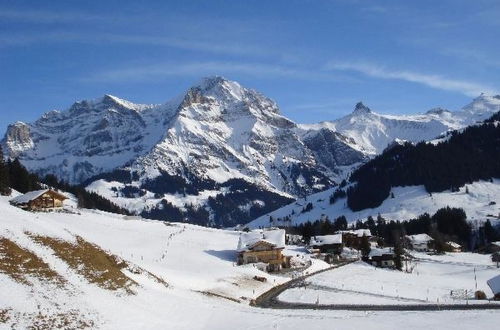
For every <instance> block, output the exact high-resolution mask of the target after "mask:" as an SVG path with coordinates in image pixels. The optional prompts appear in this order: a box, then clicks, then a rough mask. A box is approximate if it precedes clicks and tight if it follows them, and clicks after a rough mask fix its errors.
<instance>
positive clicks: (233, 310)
mask: <svg viewBox="0 0 500 330" xmlns="http://www.w3.org/2000/svg"><path fill="white" fill-rule="evenodd" d="M79 212H80V214H68V213H30V212H25V211H22V210H20V209H18V208H15V207H13V206H10V205H9V204H8V198H7V197H0V240H4V241H5V240H6V239H8V240H9V241H10V242H13V244H14V245H15V246H17V247H18V248H19V249H21V250H22V251H24V252H23V253H24V255H32V257H31V260H25V263H23V264H20V265H10V266H11V267H13V268H14V269H17V270H21V271H23V273H22V274H21V279H22V280H19V278H17V279H16V277H15V276H14V275H15V272H14V271H12V269H11V270H10V271H9V270H8V271H0V329H11V328H14V329H25V328H28V327H34V328H41V329H43V328H48V329H50V328H56V327H57V326H63V325H64V324H66V328H75V327H78V326H82V327H83V326H85V325H87V326H90V327H92V328H102V329H303V328H308V329H324V328H326V327H331V326H332V325H335V327H336V328H338V329H357V328H361V327H363V328H370V329H390V328H400V327H403V326H404V327H405V328H406V329H418V328H424V327H433V328H434V327H439V328H441V329H452V328H454V329H456V327H457V326H460V327H464V328H470V329H472V328H477V327H481V328H484V329H487V328H490V329H492V328H494V327H495V326H496V325H497V324H498V321H499V317H498V313H497V314H495V313H494V312H491V311H467V312H463V311H461V312H441V313H434V312H406V313H400V312H398V313H392V312H376V313H365V312H349V311H314V310H307V311H302V310H270V309H259V308H254V307H251V306H249V300H250V299H252V298H254V297H256V296H258V295H259V294H261V293H262V292H264V291H266V290H267V289H269V288H270V287H272V286H273V285H275V284H278V283H282V282H284V281H286V280H287V279H288V278H287V277H285V276H272V275H269V274H267V273H263V272H261V271H259V270H258V269H256V268H254V267H253V266H252V265H247V266H235V265H234V257H235V249H236V246H237V242H238V235H239V234H238V233H237V232H234V231H225V230H216V229H208V228H203V227H197V226H193V225H184V224H172V225H170V226H167V225H165V224H164V223H162V222H156V221H142V220H124V218H123V217H122V216H118V215H113V214H109V213H102V212H95V211H89V210H79ZM35 237H45V238H47V237H54V238H58V239H59V241H57V242H66V243H67V242H70V243H72V244H76V242H78V240H84V241H85V242H88V243H92V244H94V245H95V246H97V247H98V248H99V249H101V250H100V251H105V252H102V253H101V254H104V253H106V254H107V255H108V257H109V258H111V257H110V256H113V255H114V256H117V257H119V259H118V260H123V261H125V262H126V263H127V264H128V268H126V269H123V270H122V274H121V275H122V276H127V277H128V278H129V279H130V280H131V281H132V282H131V283H133V285H131V288H132V291H133V293H129V292H127V291H126V290H122V289H120V288H118V289H117V290H110V289H106V288H103V287H102V285H104V286H106V285H107V283H101V286H100V285H98V283H94V282H91V281H90V279H91V277H89V274H84V273H81V272H80V271H81V270H82V268H84V265H86V264H88V263H89V262H92V259H91V260H89V259H85V258H86V256H85V255H83V254H82V255H81V256H79V257H81V258H83V259H82V265H81V267H80V266H78V267H77V268H74V267H71V265H70V263H68V262H66V261H65V260H63V259H64V258H61V257H60V256H58V255H57V253H55V250H53V249H52V248H51V247H48V246H46V245H44V244H42V243H41V242H43V240H42V241H40V240H39V241H36V240H35ZM77 237H79V238H77ZM75 251H76V250H75ZM75 251H67V254H68V255H69V254H71V253H73V252H75ZM76 252H78V251H76ZM76 252H75V253H76ZM30 253H31V254H30ZM287 253H289V254H292V255H297V254H298V255H299V256H300V257H301V258H302V257H303V258H307V257H306V256H303V252H302V250H301V249H300V248H296V247H290V248H288V250H287ZM0 254H1V257H0V269H5V263H6V261H7V259H6V257H5V255H4V252H1V253H0ZM98 257H103V255H99V256H98ZM108 257H106V258H104V259H105V261H106V259H107V258H108ZM109 258H108V259H109ZM34 259H40V260H39V262H38V266H40V265H43V264H45V265H46V267H47V268H50V270H51V272H48V271H45V273H44V274H45V275H44V276H45V277H44V276H42V275H41V273H36V272H34V273H30V272H29V271H28V270H29V269H33V268H36V267H35V266H33V262H32V261H33V260H34ZM113 260H115V259H113ZM122 264H123V263H122V262H119V263H118V265H122ZM325 266H326V265H325V264H322V263H321V262H315V263H313V266H312V267H313V268H314V269H321V268H324V267H325ZM16 267H17V268H16ZM309 271H312V269H309ZM47 274H52V275H51V277H47V276H48V275H47ZM54 274H56V275H57V276H56V275H54ZM332 274H333V273H332ZM90 275H92V274H90ZM94 275H95V274H94ZM97 275H105V274H97ZM255 275H259V276H265V277H266V278H267V279H268V281H267V282H266V283H261V282H259V281H255V280H253V276H255ZM354 275H355V274H351V276H354ZM447 276H448V277H450V276H455V275H447ZM56 277H57V278H62V280H61V281H62V284H61V282H54V281H53V280H52V278H56ZM47 278H49V279H47ZM161 280H164V281H166V283H167V284H168V286H165V285H163V284H162V283H161ZM345 281H346V285H347V283H349V282H348V278H346V279H345ZM108 284H109V283H108ZM236 301H239V303H238V302H236Z"/></svg>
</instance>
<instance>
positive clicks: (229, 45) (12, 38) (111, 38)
mask: <svg viewBox="0 0 500 330" xmlns="http://www.w3.org/2000/svg"><path fill="white" fill-rule="evenodd" d="M46 43H85V44H92V45H116V44H123V45H143V46H158V47H169V48H174V49H180V50H187V51H201V52H206V53H212V54H224V55H244V56H255V57H274V58H280V59H284V60H287V61H288V62H290V61H291V60H290V58H292V57H291V56H290V55H288V54H287V53H286V52H281V51H279V50H275V49H270V48H269V47H263V46H260V45H257V44H253V43H248V42H245V43H243V42H234V41H232V40H226V39H224V38H220V39H217V40H208V39H196V38H194V37H185V38H178V37H170V36H154V35H134V34H130V35H123V34H111V33H103V34H97V35H88V34H84V33H78V32H46V33H43V34H41V33H19V34H17V33H0V47H22V46H26V45H30V44H46ZM297 57H299V55H298V54H297V55H296V56H295V57H294V58H297Z"/></svg>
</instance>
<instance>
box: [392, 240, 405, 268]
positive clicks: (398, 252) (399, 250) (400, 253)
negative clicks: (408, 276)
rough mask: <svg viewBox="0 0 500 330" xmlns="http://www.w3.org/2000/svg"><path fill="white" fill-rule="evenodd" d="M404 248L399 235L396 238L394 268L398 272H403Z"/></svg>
mask: <svg viewBox="0 0 500 330" xmlns="http://www.w3.org/2000/svg"><path fill="white" fill-rule="evenodd" d="M403 257H404V248H403V243H402V241H401V237H400V236H399V235H397V236H395V237H394V266H396V269H397V270H403Z"/></svg>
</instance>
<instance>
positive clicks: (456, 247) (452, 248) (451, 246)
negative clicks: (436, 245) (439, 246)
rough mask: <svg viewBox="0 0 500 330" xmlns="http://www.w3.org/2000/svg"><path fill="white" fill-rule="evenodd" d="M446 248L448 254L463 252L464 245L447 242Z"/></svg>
mask: <svg viewBox="0 0 500 330" xmlns="http://www.w3.org/2000/svg"><path fill="white" fill-rule="evenodd" d="M445 248H446V251H447V252H462V245H460V244H458V243H455V242H453V241H448V242H446V243H445Z"/></svg>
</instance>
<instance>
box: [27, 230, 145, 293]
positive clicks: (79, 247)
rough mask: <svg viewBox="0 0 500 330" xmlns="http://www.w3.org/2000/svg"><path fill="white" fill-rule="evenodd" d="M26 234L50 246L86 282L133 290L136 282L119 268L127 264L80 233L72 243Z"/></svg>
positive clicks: (113, 288)
mask: <svg viewBox="0 0 500 330" xmlns="http://www.w3.org/2000/svg"><path fill="white" fill-rule="evenodd" d="M29 235H30V236H31V238H32V239H33V240H34V241H35V242H37V243H39V244H42V245H45V246H47V247H50V248H51V249H52V250H53V251H54V253H55V255H56V256H57V257H59V258H60V259H62V260H64V261H65V262H66V263H67V264H68V265H69V266H70V267H71V268H72V269H73V270H75V272H77V273H78V274H80V275H82V276H84V277H85V278H86V279H87V281H89V282H90V283H93V284H96V285H97V286H99V287H101V288H103V289H107V290H113V291H114V290H125V291H126V292H127V293H128V294H135V292H134V291H133V290H132V288H133V287H134V286H135V285H137V283H136V282H135V281H134V280H132V279H131V278H129V277H128V276H126V275H125V274H124V273H123V272H122V270H123V269H127V268H128V264H127V263H126V262H125V261H124V260H122V259H120V258H119V257H117V256H115V255H112V254H109V253H107V252H106V251H104V250H103V249H101V248H100V247H99V246H97V245H95V244H92V243H90V242H88V241H86V240H85V239H83V238H82V237H80V236H76V243H71V242H67V241H64V240H61V239H57V238H53V237H48V236H40V235H34V234H29Z"/></svg>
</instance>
